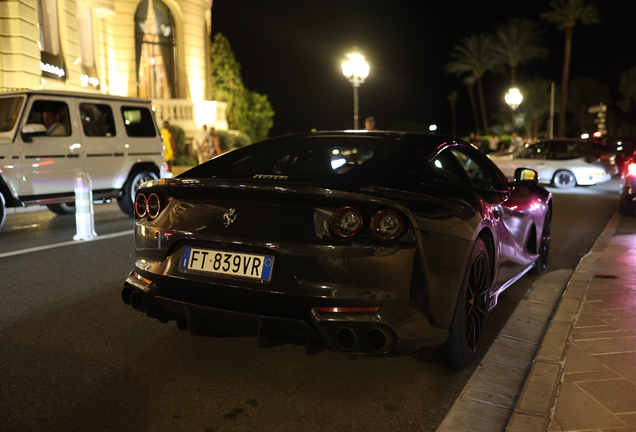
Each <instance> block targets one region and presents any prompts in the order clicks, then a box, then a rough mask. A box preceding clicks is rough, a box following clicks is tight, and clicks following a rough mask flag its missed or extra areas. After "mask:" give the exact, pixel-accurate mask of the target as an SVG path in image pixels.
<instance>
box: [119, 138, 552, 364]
mask: <svg viewBox="0 0 636 432" xmlns="http://www.w3.org/2000/svg"><path fill="white" fill-rule="evenodd" d="M135 202H136V217H135V226H136V228H135V230H134V232H135V234H134V242H135V267H134V269H133V271H132V272H131V273H130V275H129V276H128V278H127V280H126V281H125V283H124V288H123V290H122V293H121V295H122V300H123V301H124V302H125V303H126V304H129V305H131V306H132V308H133V309H135V310H137V311H139V312H141V313H143V314H144V315H146V316H148V317H150V318H155V319H157V320H159V321H160V322H164V323H165V322H168V321H176V323H177V326H178V327H179V328H180V329H183V330H189V331H190V332H191V333H193V334H196V335H208V336H220V335H224V334H225V335H227V334H228V333H230V334H240V335H248V336H254V337H256V338H257V340H258V346H259V347H266V346H270V345H272V344H276V343H280V341H287V342H296V343H301V344H304V345H307V348H308V350H316V349H331V350H334V351H337V352H340V353H343V354H346V355H349V356H382V355H414V354H421V355H426V356H427V357H426V358H427V359H430V358H434V359H435V360H437V361H441V362H446V363H450V364H452V365H454V366H457V367H465V366H467V365H469V364H470V363H471V362H473V361H474V360H475V359H477V358H478V357H479V353H480V350H481V349H482V348H483V345H484V343H485V341H484V332H485V327H486V318H487V315H488V312H489V311H490V310H491V309H492V308H493V307H494V306H495V305H496V303H497V299H498V297H499V295H500V294H501V293H502V292H503V291H504V290H505V289H506V288H507V287H509V286H510V285H511V284H512V283H514V282H515V281H517V280H518V279H519V278H520V277H522V276H523V275H524V274H525V273H526V272H528V271H533V272H535V273H536V274H540V273H541V272H543V270H544V269H545V267H546V264H547V259H548V253H549V246H550V226H551V216H552V196H551V194H550V193H549V192H547V191H546V190H545V189H544V188H543V187H541V186H538V185H537V174H536V172H534V171H532V170H529V169H525V170H524V169H521V170H517V173H516V175H515V176H514V180H513V181H509V180H507V179H506V177H505V176H504V175H503V174H502V173H501V171H500V170H499V169H498V168H497V167H496V166H495V165H494V164H493V163H492V162H491V161H490V160H489V159H488V158H487V157H486V156H485V155H484V154H483V153H481V152H480V151H478V150H477V149H475V148H474V147H473V146H471V145H469V144H467V143H464V142H461V141H458V140H456V139H455V138H451V137H446V136H443V135H430V134H419V133H405V132H380V131H364V132H315V133H306V134H296V135H288V136H284V137H279V138H273V139H270V140H266V141H262V142H259V143H255V144H252V145H250V146H248V147H243V148H240V149H236V150H234V151H231V152H228V153H225V154H223V155H221V156H218V157H216V158H214V159H212V160H210V161H208V162H206V163H204V164H202V165H199V166H198V167H195V168H192V169H191V170H189V171H187V172H185V173H183V174H181V175H179V176H177V177H176V178H175V179H171V180H153V181H151V182H148V183H145V184H144V185H142V186H141V187H140V188H139V189H138V190H137V195H136V201H135Z"/></svg>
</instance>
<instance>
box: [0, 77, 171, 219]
mask: <svg viewBox="0 0 636 432" xmlns="http://www.w3.org/2000/svg"><path fill="white" fill-rule="evenodd" d="M0 168H1V169H0V227H2V223H3V222H4V217H5V213H6V211H5V209H6V208H8V207H21V206H28V205H35V204H44V205H46V206H47V207H48V208H49V209H50V210H51V211H53V212H55V213H58V214H65V213H73V212H74V211H75V208H74V206H73V203H74V200H75V196H74V187H73V185H74V179H75V177H76V175H77V173H78V172H81V171H84V172H87V173H88V175H89V176H90V178H91V180H92V186H93V199H94V200H96V201H98V200H104V201H108V200H111V199H117V201H118V203H119V207H120V208H121V210H122V211H123V212H124V213H126V214H128V215H129V216H131V217H132V216H133V214H134V197H135V194H134V191H135V189H136V188H137V186H139V184H141V183H143V182H144V181H147V180H151V179H156V178H158V177H168V176H169V175H170V174H169V173H167V171H166V169H165V164H164V162H163V144H162V141H161V135H160V134H159V132H158V130H157V125H156V123H155V120H154V115H153V112H152V107H151V105H150V102H149V101H147V100H143V99H133V98H126V97H118V96H108V95H100V94H92V93H79V92H78V93H71V92H59V91H50V90H39V91H38V90H33V91H21V92H10V93H0Z"/></svg>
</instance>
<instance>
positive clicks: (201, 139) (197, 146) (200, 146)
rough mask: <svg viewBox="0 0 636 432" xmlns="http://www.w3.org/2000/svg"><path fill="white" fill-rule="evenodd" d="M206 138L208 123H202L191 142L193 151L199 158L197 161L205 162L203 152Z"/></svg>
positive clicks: (204, 151)
mask: <svg viewBox="0 0 636 432" xmlns="http://www.w3.org/2000/svg"><path fill="white" fill-rule="evenodd" d="M207 139H208V125H203V127H202V128H201V130H200V131H199V132H197V133H196V135H195V136H194V138H193V139H192V144H193V146H194V151H196V152H197V156H198V158H199V163H202V162H205V161H206V160H208V159H204V154H205V153H206V149H205V147H206V145H207V142H206V141H207Z"/></svg>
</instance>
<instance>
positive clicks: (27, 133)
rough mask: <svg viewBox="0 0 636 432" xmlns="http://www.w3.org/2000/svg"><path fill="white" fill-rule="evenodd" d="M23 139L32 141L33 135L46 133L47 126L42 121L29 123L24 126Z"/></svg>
mask: <svg viewBox="0 0 636 432" xmlns="http://www.w3.org/2000/svg"><path fill="white" fill-rule="evenodd" d="M21 135H22V141H24V142H32V141H33V140H32V139H31V137H32V136H39V135H46V126H44V125H43V124H40V123H29V124H27V125H25V126H24V127H23V128H22V131H21Z"/></svg>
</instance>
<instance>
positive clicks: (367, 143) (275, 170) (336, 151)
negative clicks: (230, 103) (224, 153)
mask: <svg viewBox="0 0 636 432" xmlns="http://www.w3.org/2000/svg"><path fill="white" fill-rule="evenodd" d="M383 149H384V139H382V138H380V137H370V136H366V137H325V136H321V137H306V138H302V139H289V140H282V141H278V142H269V143H267V142H266V143H263V144H262V145H258V146H254V148H253V149H250V148H249V147H246V148H244V149H241V150H243V151H242V152H241V153H242V157H241V156H240V155H237V156H239V158H238V159H236V160H235V161H234V162H233V163H230V164H229V165H228V164H227V161H226V162H225V163H223V157H221V158H219V159H214V160H212V161H210V162H209V163H208V164H205V165H204V166H206V165H207V167H206V168H207V169H206V171H208V172H206V174H208V175H206V176H205V177H227V178H255V179H268V178H277V177H275V176H284V177H291V178H293V179H297V180H300V181H302V180H303V178H306V179H316V178H324V177H332V178H333V177H335V176H339V175H342V174H345V173H351V172H353V171H356V170H357V169H359V168H360V167H361V166H362V165H364V164H366V163H367V162H369V161H370V160H372V159H376V158H378V157H381V156H382V153H383V151H384V150H383ZM250 150H252V151H250ZM228 156H229V155H228ZM217 161H218V163H217ZM217 167H218V169H219V171H217V172H214V171H215V169H216V168H217ZM202 168H203V166H202ZM197 171H198V172H197V174H199V175H200V174H203V173H204V171H203V170H200V171H199V170H197Z"/></svg>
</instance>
